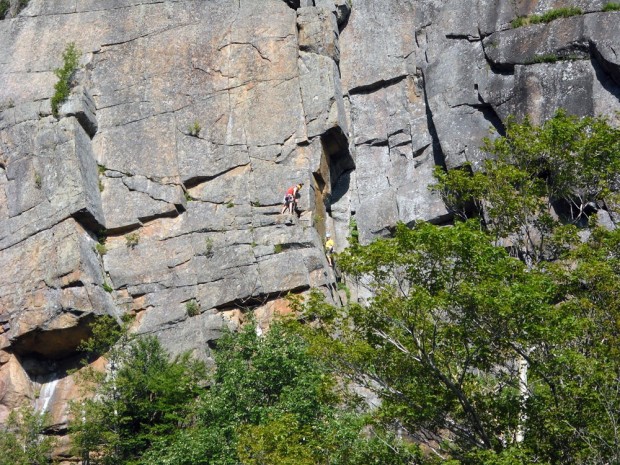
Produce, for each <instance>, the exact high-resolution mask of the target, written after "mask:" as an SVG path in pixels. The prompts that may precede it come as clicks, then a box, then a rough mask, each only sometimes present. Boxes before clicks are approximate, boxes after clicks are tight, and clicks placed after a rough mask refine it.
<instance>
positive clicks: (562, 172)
mask: <svg viewBox="0 0 620 465" xmlns="http://www.w3.org/2000/svg"><path fill="white" fill-rule="evenodd" d="M483 149H484V150H485V151H487V152H488V153H490V154H491V155H492V157H491V159H489V160H487V161H486V162H485V164H484V168H483V170H482V171H481V172H476V173H474V174H470V172H469V171H467V170H465V171H463V170H451V171H450V172H448V173H445V172H441V171H440V170H438V171H436V176H437V179H438V183H437V185H436V186H434V189H436V190H437V191H439V192H440V193H441V195H442V197H443V198H444V200H445V201H446V205H447V206H448V208H450V209H451V210H452V211H453V212H454V213H455V214H456V215H457V216H459V217H460V218H467V217H471V216H473V215H476V214H477V213H478V212H479V211H480V209H481V206H482V205H483V204H484V205H485V211H486V215H487V222H486V226H487V227H488V229H489V231H490V232H491V233H492V234H493V235H494V236H495V239H496V240H497V241H500V242H498V243H505V244H508V243H510V244H512V245H513V247H514V248H513V250H515V251H518V253H525V254H526V256H527V258H528V260H534V261H540V260H542V259H553V258H554V257H556V256H557V253H558V252H559V251H560V250H561V249H562V248H560V249H558V248H557V246H558V245H559V242H558V238H557V237H555V235H556V233H558V232H562V231H563V232H566V230H565V229H564V230H562V229H560V228H559V227H560V225H562V224H563V223H569V224H573V225H578V226H583V225H587V223H588V213H587V211H588V208H590V207H591V206H592V205H596V204H597V203H599V202H603V201H604V199H610V198H611V197H613V192H612V191H613V186H615V185H617V183H618V182H619V181H620V130H618V129H615V128H613V127H611V126H610V125H609V123H608V122H607V120H606V119H604V118H592V117H584V118H577V117H575V116H571V115H567V114H566V113H564V112H558V113H557V114H556V115H555V116H554V118H552V119H550V120H548V121H546V122H545V123H544V124H543V125H542V126H540V127H538V126H534V125H532V124H531V122H530V121H528V120H527V119H526V120H525V121H523V122H522V123H518V122H517V121H516V120H514V119H509V120H508V121H507V124H506V136H505V137H498V138H496V139H494V140H490V139H486V140H485V142H484V146H483ZM472 205H473V207H474V208H472V207H471V206H472ZM554 212H558V213H559V214H560V216H559V217H558V216H557V215H556V214H554ZM563 237H564V238H567V237H568V236H567V235H566V234H564V235H563ZM565 245H566V246H569V245H570V244H565Z"/></svg>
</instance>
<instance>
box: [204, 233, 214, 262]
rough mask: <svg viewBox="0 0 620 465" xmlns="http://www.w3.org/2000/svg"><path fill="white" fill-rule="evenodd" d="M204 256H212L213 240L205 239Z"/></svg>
mask: <svg viewBox="0 0 620 465" xmlns="http://www.w3.org/2000/svg"><path fill="white" fill-rule="evenodd" d="M205 256H206V257H212V256H213V239H211V238H210V237H207V238H206V239H205Z"/></svg>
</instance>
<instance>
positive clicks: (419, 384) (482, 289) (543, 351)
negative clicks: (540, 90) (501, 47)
mask: <svg viewBox="0 0 620 465" xmlns="http://www.w3.org/2000/svg"><path fill="white" fill-rule="evenodd" d="M619 136H620V132H619V131H618V130H617V129H614V128H612V127H611V126H609V124H608V123H607V121H606V120H604V119H601V118H589V117H586V118H581V119H580V118H576V117H573V116H569V115H566V114H565V113H563V112H560V113H558V114H557V115H556V116H555V117H554V118H553V119H551V120H549V121H548V122H546V123H545V124H544V125H543V126H541V127H536V126H533V125H532V124H531V123H530V122H529V121H527V120H526V121H524V122H522V123H517V122H516V121H515V120H510V121H509V123H508V126H507V131H506V136H505V137H499V138H497V139H495V140H494V141H491V140H487V141H486V142H485V145H484V148H485V149H486V150H487V151H488V152H489V154H490V155H491V158H490V159H489V160H488V161H487V162H486V163H485V164H484V167H483V169H482V170H480V171H476V172H472V171H471V170H470V169H464V170H452V171H449V172H447V173H446V172H443V171H441V170H438V172H437V177H438V184H437V186H436V187H435V188H436V189H437V190H439V191H440V192H441V193H442V195H443V197H444V199H445V200H446V203H447V204H448V205H449V206H450V207H451V208H452V209H453V211H454V213H455V215H456V216H457V217H459V218H461V220H462V221H461V222H459V221H457V222H456V223H455V224H454V225H453V226H452V227H438V226H434V225H430V224H426V223H419V224H417V225H415V226H414V227H413V228H412V229H410V228H407V227H406V226H404V225H399V226H398V227H397V228H396V230H395V232H394V236H393V237H392V238H389V239H380V240H377V241H375V242H373V243H371V244H369V245H366V246H361V245H359V244H354V246H353V247H351V248H349V249H348V250H347V251H345V252H344V253H342V254H340V255H339V256H338V257H337V261H338V264H339V266H340V268H341V269H342V270H343V271H344V272H345V274H346V275H347V276H348V277H349V279H351V280H352V281H353V282H354V284H355V286H357V287H358V288H360V287H365V288H368V289H369V290H370V291H371V292H370V293H369V295H372V297H371V298H369V299H368V300H367V301H365V302H360V303H351V304H349V305H348V306H347V307H346V308H338V307H335V306H332V305H329V304H328V303H326V302H325V301H324V299H323V298H322V296H321V295H320V294H318V293H317V294H315V295H313V296H312V298H310V299H309V300H308V301H307V302H306V303H305V305H304V306H303V311H304V315H305V318H306V319H308V320H311V321H313V322H314V324H313V327H314V328H316V329H315V330H308V331H307V334H308V336H307V337H308V340H309V341H311V344H312V347H313V350H314V351H315V353H316V354H318V355H320V356H321V357H322V358H323V359H324V360H325V362H326V363H331V364H333V366H334V369H337V370H340V371H341V372H342V373H343V374H344V375H345V376H347V377H348V379H350V380H351V381H353V382H354V383H356V384H359V385H362V386H365V387H366V388H368V389H370V390H372V391H374V392H376V393H377V394H378V395H379V396H380V398H381V399H382V403H381V406H380V408H379V410H378V412H377V413H378V415H379V416H380V417H381V418H382V419H383V420H384V421H385V422H386V423H387V424H395V423H398V424H400V425H402V427H403V428H404V429H405V430H406V431H407V432H408V434H409V435H410V437H411V438H412V439H413V440H415V441H417V442H420V443H423V444H425V445H426V447H427V448H429V449H431V451H432V452H429V454H428V456H427V459H428V460H429V461H432V460H433V458H436V459H437V460H439V461H441V462H442V463H455V464H457V463H460V464H480V463H482V464H489V465H490V464H508V463H510V464H512V463H548V464H569V463H571V464H573V463H583V464H586V463H588V464H589V463H592V464H594V463H597V464H599V463H600V464H603V463H616V462H618V461H619V460H620V448H619V447H618V444H620V442H619V439H620V436H619V435H618V433H617V431H618V430H617V426H616V425H617V424H618V420H620V417H619V415H618V412H619V411H620V396H619V395H618V392H620V390H619V388H620V382H619V381H620V376H619V375H620V359H619V358H618V353H617V349H616V348H617V342H618V329H619V323H618V322H619V321H620V311H619V310H620V309H619V308H618V304H617V301H618V299H617V296H618V295H620V294H619V293H620V275H619V271H620V268H619V267H618V264H619V262H618V259H619V258H620V255H619V253H620V248H619V247H618V245H619V244H620V242H619V241H620V233H619V232H617V231H606V230H604V229H602V228H597V227H596V215H597V212H600V213H601V214H606V215H613V214H614V212H613V206H614V204H615V203H616V202H615V198H614V197H615V192H616V191H617V188H618V176H619V175H620V169H619V168H620V165H619V163H620V137H619ZM478 215H479V216H478Z"/></svg>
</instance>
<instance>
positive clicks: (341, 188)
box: [330, 170, 354, 210]
mask: <svg viewBox="0 0 620 465" xmlns="http://www.w3.org/2000/svg"><path fill="white" fill-rule="evenodd" d="M353 171H354V170H348V171H344V172H343V173H341V175H340V176H339V177H338V179H336V181H335V182H334V183H333V186H332V195H331V198H330V201H331V203H336V202H338V201H340V199H342V197H344V196H345V195H346V194H347V193H348V192H349V189H350V186H351V173H353ZM330 210H331V209H330Z"/></svg>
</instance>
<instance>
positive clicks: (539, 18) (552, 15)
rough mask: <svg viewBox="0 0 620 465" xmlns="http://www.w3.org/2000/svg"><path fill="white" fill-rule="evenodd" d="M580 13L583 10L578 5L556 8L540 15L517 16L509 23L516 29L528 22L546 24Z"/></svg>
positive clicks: (528, 23)
mask: <svg viewBox="0 0 620 465" xmlns="http://www.w3.org/2000/svg"><path fill="white" fill-rule="evenodd" d="M581 14H583V11H582V10H581V8H578V7H567V8H556V9H553V10H549V11H547V12H545V13H543V14H540V15H531V16H519V17H518V18H516V19H514V20H512V22H511V23H510V25H511V26H512V27H513V29H516V28H518V27H521V26H527V25H530V24H541V23H543V24H546V23H550V22H551V21H554V20H556V19H559V18H570V17H571V16H577V15H581Z"/></svg>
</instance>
